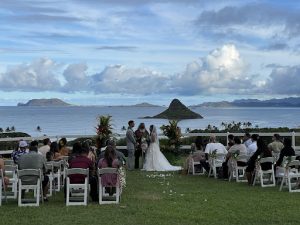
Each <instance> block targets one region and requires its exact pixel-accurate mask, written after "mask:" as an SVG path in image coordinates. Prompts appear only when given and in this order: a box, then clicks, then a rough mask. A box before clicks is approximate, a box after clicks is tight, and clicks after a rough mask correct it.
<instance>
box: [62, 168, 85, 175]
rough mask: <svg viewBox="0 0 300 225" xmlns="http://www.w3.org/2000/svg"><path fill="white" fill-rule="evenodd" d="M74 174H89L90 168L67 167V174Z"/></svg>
mask: <svg viewBox="0 0 300 225" xmlns="http://www.w3.org/2000/svg"><path fill="white" fill-rule="evenodd" d="M73 174H80V175H85V176H88V175H89V169H83V168H72V169H67V170H66V175H67V176H70V175H73Z"/></svg>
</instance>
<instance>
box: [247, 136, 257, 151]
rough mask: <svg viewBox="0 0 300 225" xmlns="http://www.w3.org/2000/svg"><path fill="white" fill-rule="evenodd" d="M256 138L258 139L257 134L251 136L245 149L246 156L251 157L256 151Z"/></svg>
mask: <svg viewBox="0 0 300 225" xmlns="http://www.w3.org/2000/svg"><path fill="white" fill-rule="evenodd" d="M258 138H259V136H258V134H252V135H251V144H250V145H249V146H248V148H247V155H248V156H252V155H253V154H254V153H255V152H256V150H257V144H256V142H257V140H258Z"/></svg>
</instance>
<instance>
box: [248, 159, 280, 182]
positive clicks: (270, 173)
mask: <svg viewBox="0 0 300 225" xmlns="http://www.w3.org/2000/svg"><path fill="white" fill-rule="evenodd" d="M274 162H275V160H274V157H265V158H261V159H260V160H259V161H258V163H257V167H256V171H255V176H254V180H253V186H254V185H255V183H256V180H257V179H259V178H260V179H259V181H260V184H261V187H275V185H276V183H275V173H274ZM263 163H271V164H272V166H271V169H269V170H262V168H261V164H263ZM266 176H267V178H265V177H266ZM265 181H268V182H269V184H265Z"/></svg>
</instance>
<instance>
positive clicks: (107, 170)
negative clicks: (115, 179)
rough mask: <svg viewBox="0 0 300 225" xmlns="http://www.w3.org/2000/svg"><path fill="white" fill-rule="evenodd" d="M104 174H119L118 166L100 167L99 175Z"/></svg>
mask: <svg viewBox="0 0 300 225" xmlns="http://www.w3.org/2000/svg"><path fill="white" fill-rule="evenodd" d="M103 174H118V168H111V167H109V168H102V169H100V168H98V175H99V176H101V175H103Z"/></svg>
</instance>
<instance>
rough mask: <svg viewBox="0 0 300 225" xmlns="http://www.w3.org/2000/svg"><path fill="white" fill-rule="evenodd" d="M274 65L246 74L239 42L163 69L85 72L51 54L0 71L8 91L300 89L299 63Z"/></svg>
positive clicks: (121, 68)
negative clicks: (264, 75)
mask: <svg viewBox="0 0 300 225" xmlns="http://www.w3.org/2000/svg"><path fill="white" fill-rule="evenodd" d="M267 68H271V69H272V73H271V74H270V76H269V78H268V79H267V80H261V79H258V76H259V75H249V74H247V71H248V65H247V63H246V62H245V61H244V60H243V59H242V57H241V55H240V53H239V51H238V49H237V47H236V46H235V45H233V44H226V45H223V46H222V47H220V48H217V49H215V50H213V51H211V52H210V53H209V54H208V55H206V56H204V57H201V58H199V59H198V60H195V61H194V62H191V63H189V64H187V66H186V68H185V70H184V71H182V72H179V73H176V74H164V73H162V72H159V71H156V70H154V69H149V68H130V67H127V66H125V65H111V66H107V67H105V68H104V69H103V70H102V71H100V72H98V73H94V74H88V71H89V68H88V65H87V64H85V63H75V64H68V65H65V64H59V63H57V62H55V61H53V60H50V59H39V60H35V61H33V62H32V63H28V64H21V65H16V66H14V67H11V68H9V69H8V70H7V71H6V72H4V73H2V74H1V75H0V81H1V83H0V87H1V88H2V89H4V90H6V91H31V92H32V91H38V92H41V91H56V92H61V93H70V92H72V93H73V92H85V93H95V94H134V95H140V96H142V95H144V96H145V95H152V94H172V95H184V96H193V95H199V94H202V95H213V94H232V95H236V94H244V95H247V94H253V93H274V94H300V92H299V87H298V84H299V83H300V66H299V67H280V66H278V65H276V64H272V65H267Z"/></svg>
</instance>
